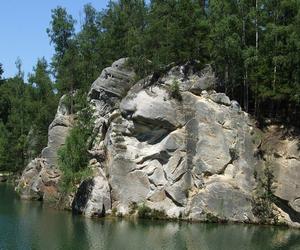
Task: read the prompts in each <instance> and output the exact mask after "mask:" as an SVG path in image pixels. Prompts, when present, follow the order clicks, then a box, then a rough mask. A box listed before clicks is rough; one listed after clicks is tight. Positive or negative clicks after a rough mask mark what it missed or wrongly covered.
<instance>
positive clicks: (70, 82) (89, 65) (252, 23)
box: [0, 0, 300, 179]
mask: <svg viewBox="0 0 300 250" xmlns="http://www.w3.org/2000/svg"><path fill="white" fill-rule="evenodd" d="M299 10H300V2H299V0H282V1H269V0H256V1H247V0H242V1H229V0H210V1H205V0H203V1H196V0H178V1H174V0H166V1H160V0H152V1H150V2H149V3H147V4H146V3H145V1H143V0H118V1H117V0H116V1H109V4H108V6H107V8H106V9H105V10H101V11H99V10H96V9H95V8H93V7H92V6H91V5H89V4H88V5H86V6H85V7H84V18H83V21H82V23H81V27H80V30H79V31H78V32H76V29H75V24H76V20H74V18H73V17H72V16H71V15H70V14H68V13H67V11H66V9H64V8H63V7H57V8H55V9H53V10H52V20H51V22H50V25H49V27H48V29H47V33H48V35H49V38H50V42H51V43H52V44H53V46H54V49H55V53H54V55H53V58H52V61H51V64H50V67H49V65H48V63H47V62H46V61H45V60H44V59H39V60H38V62H37V65H36V67H35V68H34V69H33V72H32V73H31V74H30V76H29V78H28V82H27V81H26V80H25V79H24V73H23V72H22V65H21V62H20V61H19V60H18V61H17V74H16V75H15V77H12V78H9V79H3V78H1V76H2V75H3V67H2V66H1V64H0V170H8V171H18V170H22V169H23V168H24V166H25V165H26V164H27V163H28V161H30V159H32V158H34V157H36V156H38V155H39V154H40V152H41V149H42V148H43V147H44V146H46V142H47V129H48V126H49V124H50V122H51V120H52V119H53V116H54V114H55V111H56V106H57V100H58V99H59V97H60V96H62V95H63V94H66V93H73V92H74V91H75V90H78V89H80V90H81V91H82V92H87V90H88V88H89V86H90V84H91V83H92V82H93V81H94V80H95V79H96V78H97V77H98V76H99V74H100V72H101V70H102V69H103V68H104V67H106V66H108V65H110V64H111V63H112V62H113V61H115V60H116V59H118V58H121V57H130V64H131V66H132V67H134V68H135V70H136V71H137V73H138V76H139V77H143V76H145V75H147V74H149V72H151V71H158V72H160V71H161V69H162V68H164V67H165V66H166V65H169V64H170V63H172V62H174V63H175V64H179V63H183V62H186V61H192V60H197V61H199V64H200V65H202V66H203V65H205V64H207V63H210V64H212V66H213V68H214V70H215V72H216V74H217V77H218V87H217V88H218V89H217V90H218V91H223V92H225V93H226V94H227V95H229V96H230V97H231V98H232V99H236V100H238V101H239V102H240V103H241V104H242V106H243V108H244V109H245V110H246V111H249V112H250V113H251V114H253V115H255V116H256V117H257V118H260V117H265V116H268V117H271V118H276V119H280V118H282V117H283V119H282V120H283V121H284V122H294V123H295V124H296V123H297V122H299V119H298V117H299V110H300V109H299V103H300V83H299V81H300V67H299V65H300V61H299V60H300V42H299V41H300V30H299V27H300V11H299ZM51 76H52V77H51ZM52 79H54V80H52ZM171 88H172V89H171V95H172V96H173V97H174V98H180V96H179V95H178V94H179V91H178V88H177V85H176V84H174V86H171ZM71 105H73V104H72V102H71ZM71 112H73V113H75V112H76V111H75V108H74V107H73V106H71ZM77 130H78V128H74V131H73V132H71V136H70V138H69V139H68V144H71V143H73V142H74V141H79V142H81V140H82V138H78V131H77ZM79 130H80V129H79ZM70 148H72V146H70ZM70 148H69V149H67V148H64V149H62V152H61V153H60V154H61V155H64V153H63V150H70ZM74 150H75V151H76V150H77V151H78V149H76V148H74ZM81 153H82V152H81ZM74 157H75V156H74ZM62 158H64V157H62ZM65 158H67V156H66V154H65ZM74 161H75V163H74V164H75V165H74V166H76V165H77V164H78V162H80V164H79V165H80V166H84V165H85V162H86V159H85V156H84V155H83V158H82V159H74ZM77 161H78V162H77ZM62 162H63V161H62ZM81 163H82V164H81ZM83 163H84V164H83ZM63 164H65V165H68V164H67V163H66V162H65V163H63ZM63 164H62V165H63ZM63 168H64V167H63ZM66 169H69V170H70V169H71V172H72V173H73V171H75V173H77V172H80V171H77V167H76V168H75V169H74V168H73V167H70V166H68V167H66ZM65 172H68V171H65ZM72 178H73V177H72ZM74 178H75V179H77V177H74Z"/></svg>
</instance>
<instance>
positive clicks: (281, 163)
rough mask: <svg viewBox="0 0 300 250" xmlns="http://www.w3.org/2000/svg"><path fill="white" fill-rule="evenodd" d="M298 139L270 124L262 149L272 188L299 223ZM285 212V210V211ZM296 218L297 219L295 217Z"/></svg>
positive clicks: (299, 170) (299, 160) (299, 163)
mask: <svg viewBox="0 0 300 250" xmlns="http://www.w3.org/2000/svg"><path fill="white" fill-rule="evenodd" d="M299 145H300V140H299V139H297V138H292V137H291V136H284V135H283V132H282V130H281V129H280V128H279V127H277V126H270V127H268V129H267V132H266V134H265V140H264V143H263V145H262V149H263V150H264V151H265V152H267V154H266V161H267V165H268V166H272V169H271V170H272V172H271V174H272V175H273V176H274V177H273V179H272V189H273V190H274V195H275V196H276V197H278V198H279V199H280V200H281V201H282V203H286V204H287V206H288V208H287V209H289V208H290V209H291V212H294V213H295V216H294V218H293V221H294V222H298V223H300V202H299V201H300V199H299V197H300V185H299V184H300V148H299ZM285 212H287V210H286V211H285ZM297 218H298V219H297Z"/></svg>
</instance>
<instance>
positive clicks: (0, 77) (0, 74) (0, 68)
mask: <svg viewBox="0 0 300 250" xmlns="http://www.w3.org/2000/svg"><path fill="white" fill-rule="evenodd" d="M3 73H4V70H3V65H2V63H0V84H1V79H2V75H3Z"/></svg>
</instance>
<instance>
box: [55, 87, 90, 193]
mask: <svg viewBox="0 0 300 250" xmlns="http://www.w3.org/2000/svg"><path fill="white" fill-rule="evenodd" d="M73 99H74V100H73ZM66 101H67V102H71V103H74V111H77V112H76V121H75V124H74V127H73V128H72V129H71V131H70V133H69V135H68V137H67V139H66V142H65V144H64V145H63V146H62V147H61V148H60V149H59V151H58V158H59V168H60V170H61V171H62V173H63V175H62V178H61V180H60V187H61V191H62V192H63V193H68V192H70V191H72V190H73V189H74V188H75V186H76V184H79V183H80V182H81V181H82V180H84V179H86V178H88V177H89V176H91V174H92V170H91V169H90V168H88V163H89V156H88V149H89V148H90V146H91V145H89V142H90V141H91V137H92V133H93V116H92V110H91V108H90V107H89V104H88V102H87V97H86V95H85V94H83V93H80V92H77V93H76V94H74V97H73V95H72V97H71V96H68V97H67V98H66Z"/></svg>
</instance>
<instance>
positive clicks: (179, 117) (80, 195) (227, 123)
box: [19, 59, 300, 226]
mask: <svg viewBox="0 0 300 250" xmlns="http://www.w3.org/2000/svg"><path fill="white" fill-rule="evenodd" d="M135 78H136V75H135V73H134V72H133V71H132V69H130V67H129V66H128V64H127V59H120V60H118V61H117V62H115V63H114V64H113V65H112V66H111V67H109V68H106V69H104V70H103V72H102V73H101V75H100V77H99V78H98V79H97V80H96V81H95V82H94V83H93V85H92V87H91V89H90V92H89V100H90V103H91V106H92V107H93V110H94V117H95V124H94V133H95V136H94V138H93V142H92V148H91V149H90V150H89V153H90V155H91V158H93V160H92V163H93V168H95V169H98V171H94V176H93V177H91V178H90V179H88V180H86V181H84V182H83V183H82V184H81V185H80V186H79V189H78V192H77V194H76V195H75V199H74V200H73V211H74V212H77V213H80V214H83V215H85V216H88V217H93V216H105V215H106V214H109V213H117V214H123V215H130V214H134V212H136V211H133V210H135V209H137V208H138V207H139V206H148V207H149V208H151V209H153V211H154V212H155V213H159V214H160V215H161V214H165V216H166V217H170V218H180V219H186V220H193V221H197V220H199V221H207V220H208V221H211V220H212V221H234V222H247V223H258V222H264V223H265V222H269V223H271V222H272V223H274V222H276V221H284V222H285V223H287V224H290V225H294V226H295V225H299V224H298V222H300V219H299V213H300V200H299V197H300V194H299V185H298V184H299V180H300V176H299V172H300V171H299V166H300V164H299V159H300V157H299V156H300V153H299V141H293V140H282V139H281V138H279V137H278V138H276V139H275V140H274V141H270V142H267V143H265V144H264V143H263V141H264V140H263V138H262V132H260V131H259V130H258V129H256V128H255V121H253V120H251V118H250V117H249V115H248V114H247V113H245V112H243V111H242V110H241V107H240V105H239V104H238V103H237V102H236V101H234V100H232V101H231V100H230V99H229V97H227V96H226V95H225V94H224V93H216V92H215V91H214V90H213V88H214V86H215V83H216V79H215V76H214V74H213V71H212V68H211V67H210V66H206V67H205V68H204V69H203V70H202V71H198V70H197V69H196V68H195V67H194V64H193V63H188V64H186V65H183V66H176V67H173V68H172V69H170V70H169V71H168V72H166V73H165V74H164V75H162V76H160V77H159V79H156V80H155V82H153V78H152V76H149V77H147V78H145V79H142V80H140V81H138V82H136V81H135ZM151 79H152V80H151ZM175 83H176V84H178V85H179V93H176V95H173V94H172V91H173V90H172V89H173V87H172V86H174V84H175ZM172 96H175V98H174V97H172ZM59 110H60V111H58V114H57V116H56V118H55V120H54V121H53V123H52V125H51V126H50V130H49V143H48V147H47V148H46V149H45V150H44V151H43V159H42V162H43V164H46V165H47V166H48V167H47V168H45V167H41V164H40V163H39V161H41V160H40V159H37V160H35V161H33V162H32V163H31V164H29V166H28V167H27V168H26V170H25V171H24V174H23V177H22V180H23V183H26V185H25V184H24V185H25V186H26V188H24V187H23V186H22V188H21V193H22V192H23V193H24V195H27V196H32V195H37V196H38V197H41V194H43V196H44V197H45V192H44V191H43V190H45V188H44V186H45V185H44V184H43V182H46V183H54V184H53V185H54V186H55V184H56V183H57V182H56V180H57V179H56V178H55V177H54V180H55V181H53V180H52V177H53V176H55V174H54V173H53V172H50V173H49V171H48V172H47V171H46V172H47V174H42V176H44V177H43V182H41V177H40V174H41V173H44V172H45V171H44V170H43V169H46V170H49V169H55V168H53V167H54V166H55V165H57V155H56V153H57V149H58V147H59V146H60V145H62V144H63V142H64V139H65V135H66V134H67V132H68V128H69V127H70V125H71V124H72V122H71V120H70V119H71V117H69V116H68V115H67V110H66V109H63V107H62V106H61V105H60V108H59ZM267 141H268V140H267ZM268 145H269V146H268ZM270 145H271V146H270ZM266 166H272V168H271V171H272V174H273V175H274V178H273V180H274V181H273V183H271V184H272V189H273V190H274V195H275V196H276V197H277V198H278V199H277V201H278V202H276V204H271V205H270V206H268V208H270V209H271V210H272V211H271V212H270V211H268V212H270V213H269V215H270V216H271V215H272V218H268V220H265V219H262V216H260V215H261V214H259V213H262V214H263V215H264V214H265V209H266V207H263V206H260V204H261V203H259V202H258V201H260V200H261V196H259V195H261V192H263V193H264V192H265V191H266V190H261V188H262V187H265V186H264V185H263V184H265V183H262V182H263V181H265V180H264V178H265V176H264V175H265V173H266V171H265V170H266ZM268 169H269V170H270V168H268ZM51 176H52V177H51ZM21 183H22V182H21ZM41 183H42V184H41ZM20 185H21V184H20ZM20 185H19V186H20ZM43 185H44V186H43ZM50 186H51V185H50ZM25 190H26V191H25ZM268 195H269V196H270V194H268ZM264 197H265V196H264ZM268 202H270V203H272V201H271V200H270V201H268ZM155 213H154V214H155Z"/></svg>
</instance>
